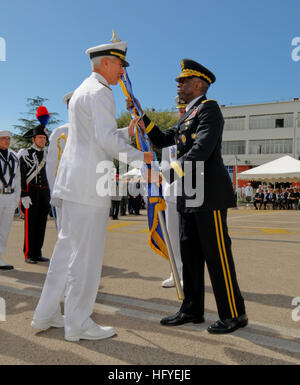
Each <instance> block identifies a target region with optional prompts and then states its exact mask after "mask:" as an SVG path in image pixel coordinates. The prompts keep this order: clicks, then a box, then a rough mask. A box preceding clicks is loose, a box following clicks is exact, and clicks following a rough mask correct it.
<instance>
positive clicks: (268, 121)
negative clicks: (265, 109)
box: [249, 113, 293, 130]
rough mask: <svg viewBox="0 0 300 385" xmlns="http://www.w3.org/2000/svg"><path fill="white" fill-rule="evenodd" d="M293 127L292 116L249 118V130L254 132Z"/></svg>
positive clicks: (279, 115)
mask: <svg viewBox="0 0 300 385" xmlns="http://www.w3.org/2000/svg"><path fill="white" fill-rule="evenodd" d="M285 127H293V114H292V113H288V114H273V115H253V116H250V118H249V128H250V129H254V130H259V129H266V128H285Z"/></svg>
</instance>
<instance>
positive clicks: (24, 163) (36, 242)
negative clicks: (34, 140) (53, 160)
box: [19, 145, 50, 261]
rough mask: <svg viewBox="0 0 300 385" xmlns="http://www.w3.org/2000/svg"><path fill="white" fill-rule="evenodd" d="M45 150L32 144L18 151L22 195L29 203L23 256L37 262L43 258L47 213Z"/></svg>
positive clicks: (48, 198)
mask: <svg viewBox="0 0 300 385" xmlns="http://www.w3.org/2000/svg"><path fill="white" fill-rule="evenodd" d="M46 156H47V153H46V151H45V150H40V149H39V148H38V147H37V146H35V145H32V146H31V147H30V148H28V149H23V150H21V151H20V152H19V158H20V170H21V188H22V190H21V197H22V198H23V197H27V196H29V197H30V198H31V201H32V205H31V206H30V207H29V208H28V209H25V240H24V255H25V259H28V258H30V259H31V260H32V261H39V259H40V258H41V257H42V246H43V243H44V237H45V230H46V224H47V216H48V213H49V204H50V203H49V202H50V190H49V184H48V180H47V175H46V169H45V165H46Z"/></svg>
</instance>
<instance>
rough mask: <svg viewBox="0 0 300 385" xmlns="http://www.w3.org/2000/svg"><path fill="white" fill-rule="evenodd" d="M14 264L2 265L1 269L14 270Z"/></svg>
mask: <svg viewBox="0 0 300 385" xmlns="http://www.w3.org/2000/svg"><path fill="white" fill-rule="evenodd" d="M13 268H14V267H13V266H12V265H5V266H0V270H13Z"/></svg>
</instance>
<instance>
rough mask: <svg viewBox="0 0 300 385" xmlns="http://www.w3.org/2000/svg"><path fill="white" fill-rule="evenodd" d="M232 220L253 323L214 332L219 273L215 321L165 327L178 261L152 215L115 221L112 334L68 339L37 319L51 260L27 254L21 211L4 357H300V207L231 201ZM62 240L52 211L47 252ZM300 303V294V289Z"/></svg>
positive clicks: (105, 310) (1, 283)
mask: <svg viewBox="0 0 300 385" xmlns="http://www.w3.org/2000/svg"><path fill="white" fill-rule="evenodd" d="M228 224H229V230H230V234H231V237H232V241H233V254H234V258H235V263H236V270H237V274H238V279H239V283H240V288H241V290H242V292H243V295H244V298H245V301H246V307H247V313H248V317H249V321H250V323H249V326H248V327H247V328H245V329H241V330H238V331H237V332H235V333H233V334H231V335H227V336H213V335H210V334H208V333H207V331H206V328H207V326H208V325H209V324H210V323H211V322H212V321H214V320H216V319H217V313H216V306H215V302H214V297H213V293H212V288H211V284H210V281H209V277H208V276H207V280H206V313H205V319H206V322H205V324H201V325H193V324H188V325H184V326H181V327H163V326H161V325H160V323H159V320H160V319H161V318H162V317H163V316H165V315H169V314H173V313H174V312H176V311H177V310H178V308H179V304H180V302H179V301H178V299H177V295H176V290H175V288H171V289H164V288H162V287H161V282H162V280H163V279H165V278H167V277H168V276H169V273H170V269H169V265H168V261H166V260H164V259H163V258H161V257H160V256H158V255H156V254H155V253H154V252H153V251H152V250H151V249H150V247H149V246H148V244H147V239H148V232H147V217H146V214H145V212H142V215H141V216H126V217H121V218H120V220H118V221H111V220H110V222H109V228H108V237H107V243H106V250H105V257H104V266H103V273H102V279H101V286H100V288H99V293H98V298H97V302H96V304H95V308H94V310H95V311H94V314H93V316H92V317H93V319H94V320H95V321H96V322H98V323H99V324H101V325H109V326H113V327H114V328H115V329H116V331H117V333H118V334H117V336H115V337H114V338H111V339H108V340H104V341H80V342H76V343H74V342H67V341H65V340H64V336H63V330H62V329H54V328H51V329H48V330H47V331H44V332H37V331H35V330H33V329H32V328H31V327H30V321H31V319H32V315H33V311H34V309H35V306H36V304H37V301H38V298H39V296H40V293H41V288H42V285H43V282H44V279H45V274H46V272H47V263H46V264H45V263H44V264H42V263H40V264H38V265H28V264H25V263H24V258H23V254H22V247H23V225H24V224H23V221H22V220H20V219H16V220H15V221H14V223H13V227H12V230H11V233H10V237H9V242H8V249H7V254H6V256H5V259H6V261H7V262H9V263H11V264H13V265H14V266H15V270H13V271H9V272H1V273H0V297H3V298H4V299H5V301H6V321H3V322H0V364H1V365H2V364H17V365H18V364H25V365H27V364H30V365H38V364H75V365H83V364H87V365H89V364H104V365H132V364H134V365H140V364H144V365H203V364H212V365H214V364H233V365H235V364H238V365H246V364H259V365H267V364H270V365H288V364H299V363H300V321H296V320H293V318H292V314H293V313H292V312H293V310H294V318H295V316H296V318H295V319H297V317H298V318H300V308H299V310H297V309H296V304H294V305H292V301H293V299H294V298H296V297H300V280H299V274H300V273H299V272H300V211H272V210H267V211H263V210H262V211H256V210H253V209H246V208H241V209H238V210H230V211H229V218H228ZM55 240H56V230H55V226H54V222H53V220H51V219H50V220H49V221H48V227H47V233H46V239H45V245H44V256H45V257H49V258H50V257H51V253H52V249H53V246H54V244H55ZM299 305H300V298H299Z"/></svg>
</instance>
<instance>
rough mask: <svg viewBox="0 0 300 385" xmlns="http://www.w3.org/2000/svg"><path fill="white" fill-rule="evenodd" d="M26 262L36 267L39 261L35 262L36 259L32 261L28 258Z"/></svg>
mask: <svg viewBox="0 0 300 385" xmlns="http://www.w3.org/2000/svg"><path fill="white" fill-rule="evenodd" d="M25 262H26V263H29V264H30V265H36V264H37V261H35V260H34V259H31V258H26V259H25Z"/></svg>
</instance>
